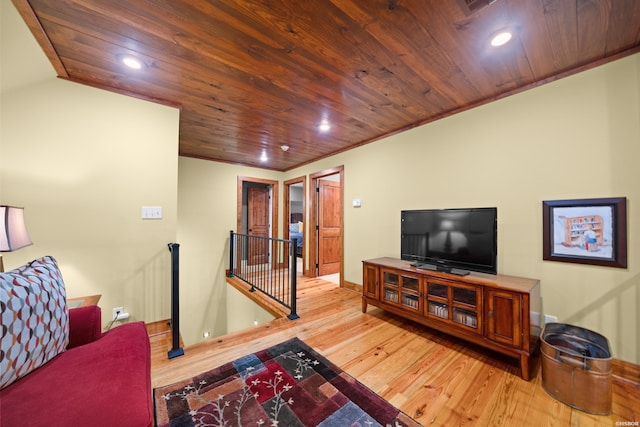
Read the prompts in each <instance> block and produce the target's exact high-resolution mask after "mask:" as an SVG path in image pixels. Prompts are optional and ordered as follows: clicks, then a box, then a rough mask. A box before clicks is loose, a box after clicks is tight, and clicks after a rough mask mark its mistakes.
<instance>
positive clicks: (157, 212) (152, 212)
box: [141, 206, 162, 219]
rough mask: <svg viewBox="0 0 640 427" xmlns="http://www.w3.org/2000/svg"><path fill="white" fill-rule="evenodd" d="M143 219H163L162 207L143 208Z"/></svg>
mask: <svg viewBox="0 0 640 427" xmlns="http://www.w3.org/2000/svg"><path fill="white" fill-rule="evenodd" d="M141 216H142V219H162V206H143V207H142V214H141Z"/></svg>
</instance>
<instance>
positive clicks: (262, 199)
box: [247, 187, 270, 265]
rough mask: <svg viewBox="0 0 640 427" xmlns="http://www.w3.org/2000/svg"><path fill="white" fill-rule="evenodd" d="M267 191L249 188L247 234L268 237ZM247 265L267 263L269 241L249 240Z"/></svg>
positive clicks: (259, 188) (265, 189)
mask: <svg viewBox="0 0 640 427" xmlns="http://www.w3.org/2000/svg"><path fill="white" fill-rule="evenodd" d="M269 193H270V191H269V189H268V188H262V187H249V189H248V194H247V234H248V235H250V236H260V237H269ZM247 254H248V255H247V258H248V259H247V262H248V264H249V265H256V264H265V263H267V262H268V261H269V241H268V240H263V239H253V238H251V237H250V238H249V242H248V248H247Z"/></svg>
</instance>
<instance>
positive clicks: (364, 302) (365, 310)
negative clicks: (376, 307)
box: [362, 298, 367, 313]
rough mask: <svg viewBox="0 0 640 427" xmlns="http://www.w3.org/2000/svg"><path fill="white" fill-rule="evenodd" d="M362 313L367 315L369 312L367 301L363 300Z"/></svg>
mask: <svg viewBox="0 0 640 427" xmlns="http://www.w3.org/2000/svg"><path fill="white" fill-rule="evenodd" d="M362 312H363V313H366V312H367V300H366V299H364V298H362Z"/></svg>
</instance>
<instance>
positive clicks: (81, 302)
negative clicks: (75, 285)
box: [67, 295, 102, 308]
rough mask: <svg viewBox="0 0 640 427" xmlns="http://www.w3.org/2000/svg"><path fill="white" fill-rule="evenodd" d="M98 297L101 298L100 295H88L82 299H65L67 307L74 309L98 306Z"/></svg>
mask: <svg viewBox="0 0 640 427" xmlns="http://www.w3.org/2000/svg"><path fill="white" fill-rule="evenodd" d="M100 297H102V295H88V296H84V297H77V298H67V307H69V308H76V307H85V306H87V305H98V302H99V301H100Z"/></svg>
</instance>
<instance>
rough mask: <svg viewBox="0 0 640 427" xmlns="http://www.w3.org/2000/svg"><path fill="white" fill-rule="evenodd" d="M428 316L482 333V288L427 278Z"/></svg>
mask: <svg viewBox="0 0 640 427" xmlns="http://www.w3.org/2000/svg"><path fill="white" fill-rule="evenodd" d="M426 288H427V290H426V294H425V298H426V315H427V317H431V318H435V319H438V320H442V321H445V322H447V323H454V324H456V325H461V326H464V327H466V328H469V329H470V330H472V331H474V332H477V333H482V318H481V315H482V288H480V287H477V286H473V285H466V284H462V283H454V282H449V281H446V280H442V281H440V280H438V281H435V280H427V283H426Z"/></svg>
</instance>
